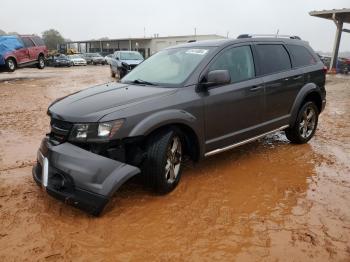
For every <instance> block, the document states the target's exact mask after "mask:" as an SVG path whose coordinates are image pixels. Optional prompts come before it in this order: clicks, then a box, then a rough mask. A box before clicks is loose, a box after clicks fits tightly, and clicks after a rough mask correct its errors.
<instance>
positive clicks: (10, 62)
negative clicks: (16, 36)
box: [6, 58, 16, 72]
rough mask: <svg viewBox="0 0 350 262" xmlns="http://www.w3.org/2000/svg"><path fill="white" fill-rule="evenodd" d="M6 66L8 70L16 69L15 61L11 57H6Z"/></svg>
mask: <svg viewBox="0 0 350 262" xmlns="http://www.w3.org/2000/svg"><path fill="white" fill-rule="evenodd" d="M6 68H7V70H8V71H9V72H14V71H15V70H16V62H15V60H14V59H13V58H8V59H6Z"/></svg>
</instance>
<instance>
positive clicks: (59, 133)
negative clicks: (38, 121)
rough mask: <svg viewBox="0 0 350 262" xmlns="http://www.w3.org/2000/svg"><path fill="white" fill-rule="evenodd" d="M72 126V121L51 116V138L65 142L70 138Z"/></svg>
mask: <svg viewBox="0 0 350 262" xmlns="http://www.w3.org/2000/svg"><path fill="white" fill-rule="evenodd" d="M72 127H73V124H72V123H69V122H66V121H62V120H58V119H55V118H51V133H50V138H51V139H53V140H55V141H57V142H59V143H63V142H65V141H66V140H67V139H68V136H69V132H70V131H71V129H72Z"/></svg>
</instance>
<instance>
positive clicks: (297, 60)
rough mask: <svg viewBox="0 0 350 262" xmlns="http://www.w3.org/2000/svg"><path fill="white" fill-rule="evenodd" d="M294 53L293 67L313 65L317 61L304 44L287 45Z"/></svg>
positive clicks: (292, 53)
mask: <svg viewBox="0 0 350 262" xmlns="http://www.w3.org/2000/svg"><path fill="white" fill-rule="evenodd" d="M287 46H288V49H289V51H290V52H291V55H292V63H293V67H302V66H308V65H313V64H315V63H316V59H315V58H314V57H313V56H312V54H311V53H310V52H309V50H307V49H306V48H305V47H304V46H300V45H287Z"/></svg>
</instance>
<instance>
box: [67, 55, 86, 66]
mask: <svg viewBox="0 0 350 262" xmlns="http://www.w3.org/2000/svg"><path fill="white" fill-rule="evenodd" d="M68 58H69V60H70V61H72V62H73V65H75V66H77V65H84V66H86V65H87V62H86V60H85V59H84V58H82V57H81V56H80V55H68Z"/></svg>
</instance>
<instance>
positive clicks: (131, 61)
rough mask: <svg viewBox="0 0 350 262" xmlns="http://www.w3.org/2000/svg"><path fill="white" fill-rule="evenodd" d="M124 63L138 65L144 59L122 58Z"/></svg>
mask: <svg viewBox="0 0 350 262" xmlns="http://www.w3.org/2000/svg"><path fill="white" fill-rule="evenodd" d="M120 61H122V62H123V63H126V64H128V65H138V64H140V63H141V62H142V61H143V60H120Z"/></svg>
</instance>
